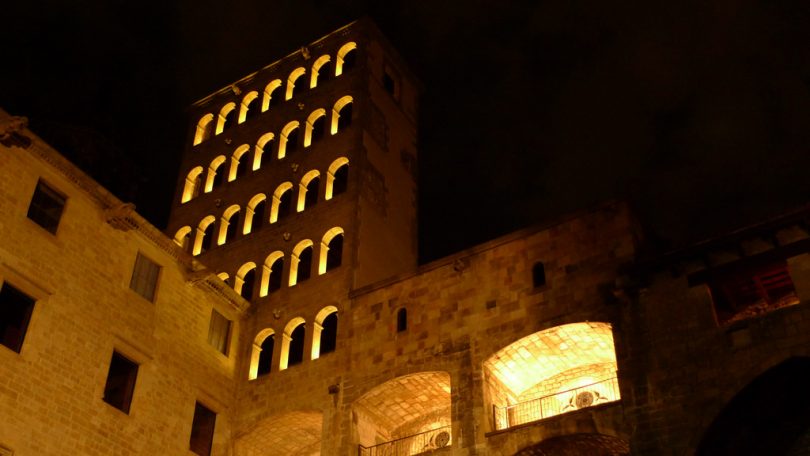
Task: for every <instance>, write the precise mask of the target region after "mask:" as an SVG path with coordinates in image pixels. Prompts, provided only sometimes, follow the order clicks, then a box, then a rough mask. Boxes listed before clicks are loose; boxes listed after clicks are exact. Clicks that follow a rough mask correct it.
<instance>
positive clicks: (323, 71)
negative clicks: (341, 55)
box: [309, 55, 332, 89]
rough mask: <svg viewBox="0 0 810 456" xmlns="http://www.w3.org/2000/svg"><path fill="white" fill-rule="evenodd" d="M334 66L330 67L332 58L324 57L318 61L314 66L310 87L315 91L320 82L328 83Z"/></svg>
mask: <svg viewBox="0 0 810 456" xmlns="http://www.w3.org/2000/svg"><path fill="white" fill-rule="evenodd" d="M331 72H332V65H330V57H329V56H328V55H322V56H320V57H318V60H316V61H315V63H313V64H312V74H311V76H310V79H309V87H310V88H312V89H314V88H315V87H317V86H318V81H326V80H327V79H329V77H330V76H332V75H331V74H330V73H331Z"/></svg>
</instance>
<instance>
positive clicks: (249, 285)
mask: <svg viewBox="0 0 810 456" xmlns="http://www.w3.org/2000/svg"><path fill="white" fill-rule="evenodd" d="M255 279H256V263H254V262H252V261H250V262H247V263H245V264H243V265H242V267H241V268H239V271H237V273H236V280H235V281H234V284H233V289H234V291H236V292H237V293H239V295H240V296H242V297H243V298H245V299H247V300H250V299H253V285H254V283H255V282H256V280H255Z"/></svg>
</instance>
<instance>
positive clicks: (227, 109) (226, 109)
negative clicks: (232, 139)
mask: <svg viewBox="0 0 810 456" xmlns="http://www.w3.org/2000/svg"><path fill="white" fill-rule="evenodd" d="M234 109H236V103H234V102H230V103H228V104H226V105H225V106H223V107H222V109H221V110H220V111H219V116H218V117H217V129H216V134H220V133H222V130H224V129H225V119H227V118H228V114H230V113H231V111H233V110H234Z"/></svg>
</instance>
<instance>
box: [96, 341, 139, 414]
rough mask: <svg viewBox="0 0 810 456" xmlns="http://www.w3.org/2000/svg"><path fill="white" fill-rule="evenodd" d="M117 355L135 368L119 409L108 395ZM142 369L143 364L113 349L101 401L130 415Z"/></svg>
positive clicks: (127, 382)
mask: <svg viewBox="0 0 810 456" xmlns="http://www.w3.org/2000/svg"><path fill="white" fill-rule="evenodd" d="M116 355H117V357H118V358H119V359H121V360H123V361H124V362H127V363H129V364H130V365H131V366H134V370H133V371H132V372H129V373H128V374H127V377H128V378H127V379H126V382H125V384H126V388H127V390H128V391H126V392H125V394H124V397H123V401H124V403H123V404H121V407H119V406H118V405H116V404H114V403H112V402H111V400H112V398H110V399H108V393H109V390H110V388H111V386H110V379H111V377H110V373H111V372H112V369H113V362H114V361H115V360H116ZM140 367H141V364H140V363H138V362H137V361H134V360H133V359H132V357H129V356H127V355H124V354H123V353H121V351H120V350H118V349H113V353H112V356H111V357H110V362H109V364H108V366H107V375H106V378H105V381H104V390H103V395H102V396H101V400H102V401H103V402H104V403H106V404H107V405H109V406H110V407H113V408H115V409H117V410H119V411H121V412H123V413H125V414H127V415H129V414H130V411H131V410H132V400H133V399H134V397H135V388H136V386H137V383H138V372H139V371H140Z"/></svg>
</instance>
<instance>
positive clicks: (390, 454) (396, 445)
mask: <svg viewBox="0 0 810 456" xmlns="http://www.w3.org/2000/svg"><path fill="white" fill-rule="evenodd" d="M450 436H451V434H450V426H444V427H440V428H436V429H431V430H429V431H425V432H421V433H419V434H415V435H409V436H407V437H403V438H401V439H397V440H392V441H390V442H385V443H380V444H379V445H374V446H371V447H368V448H366V447H364V446H363V445H360V448H359V452H358V454H359V456H412V455H416V454H422V453H427V452H428V451H432V450H438V449H439V448H444V447H446V446H449V445H450V443H451V442H450Z"/></svg>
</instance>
